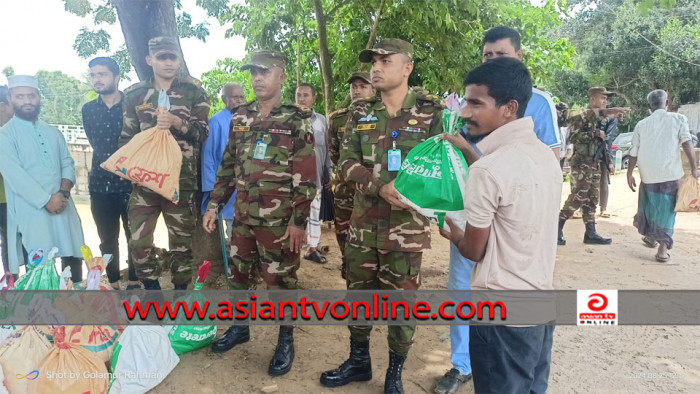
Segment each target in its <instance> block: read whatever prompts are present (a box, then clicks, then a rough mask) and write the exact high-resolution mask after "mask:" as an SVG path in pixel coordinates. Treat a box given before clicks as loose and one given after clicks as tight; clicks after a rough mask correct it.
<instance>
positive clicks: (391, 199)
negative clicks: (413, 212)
mask: <svg viewBox="0 0 700 394" xmlns="http://www.w3.org/2000/svg"><path fill="white" fill-rule="evenodd" d="M379 197H381V198H383V199H385V200H386V202H388V203H389V204H391V205H393V206H395V207H397V208H401V209H411V207H410V206H409V205H406V204H404V203H402V202H401V200H400V199H399V192H398V191H397V190H396V188H395V187H394V181H391V182H390V183H387V184H386V185H384V186H382V187H381V189H379Z"/></svg>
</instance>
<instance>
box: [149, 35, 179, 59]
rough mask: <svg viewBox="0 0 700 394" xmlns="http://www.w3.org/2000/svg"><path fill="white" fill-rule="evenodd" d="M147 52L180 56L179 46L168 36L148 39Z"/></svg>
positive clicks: (156, 54) (154, 54) (153, 54)
mask: <svg viewBox="0 0 700 394" xmlns="http://www.w3.org/2000/svg"><path fill="white" fill-rule="evenodd" d="M148 52H149V53H150V54H151V56H158V55H160V54H161V53H172V54H173V55H177V56H180V46H179V45H177V41H175V40H174V39H172V38H170V37H154V38H151V39H150V40H148Z"/></svg>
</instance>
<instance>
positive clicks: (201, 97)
mask: <svg viewBox="0 0 700 394" xmlns="http://www.w3.org/2000/svg"><path fill="white" fill-rule="evenodd" d="M195 92H196V95H197V98H196V99H195V100H194V103H195V104H194V105H193V106H192V109H191V110H190V117H189V119H182V127H181V128H180V130H175V128H173V131H174V134H179V135H180V136H182V137H183V138H184V139H185V140H188V141H204V140H205V139H206V138H207V136H208V135H209V97H207V93H206V92H205V91H204V89H202V88H201V87H198V88H197V90H196V91H195Z"/></svg>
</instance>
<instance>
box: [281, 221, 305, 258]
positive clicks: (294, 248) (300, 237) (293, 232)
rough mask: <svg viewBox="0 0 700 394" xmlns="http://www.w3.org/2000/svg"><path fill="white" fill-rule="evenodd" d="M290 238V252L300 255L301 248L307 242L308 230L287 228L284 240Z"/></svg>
mask: <svg viewBox="0 0 700 394" xmlns="http://www.w3.org/2000/svg"><path fill="white" fill-rule="evenodd" d="M287 238H289V250H290V251H291V252H292V253H299V252H300V251H301V247H302V246H304V242H306V230H304V229H303V228H299V227H294V226H287V231H286V232H285V233H284V236H283V237H282V240H285V239H287Z"/></svg>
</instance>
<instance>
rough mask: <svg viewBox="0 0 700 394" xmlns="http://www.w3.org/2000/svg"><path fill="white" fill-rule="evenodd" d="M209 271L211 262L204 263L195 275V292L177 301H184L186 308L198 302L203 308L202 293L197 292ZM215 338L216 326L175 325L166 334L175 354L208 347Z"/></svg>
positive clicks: (204, 299)
mask: <svg viewBox="0 0 700 394" xmlns="http://www.w3.org/2000/svg"><path fill="white" fill-rule="evenodd" d="M210 269H211V262H209V261H205V262H204V263H203V264H202V265H201V266H200V267H199V272H198V274H197V282H196V283H195V285H194V289H195V290H197V291H195V292H192V293H190V294H189V295H188V296H186V297H180V298H178V299H177V300H178V301H184V302H186V303H187V306H188V308H192V307H193V303H194V302H198V303H199V305H200V306H202V307H203V306H204V303H205V302H206V298H204V296H203V295H202V293H200V292H198V290H201V289H202V287H203V286H204V280H205V279H206V278H207V276H208V275H209V270H210ZM215 336H216V325H213V324H212V325H202V326H192V325H182V326H180V325H175V326H171V327H170V330H169V332H168V338H170V344H171V345H172V347H173V349H174V350H175V353H177V354H183V353H187V352H191V351H193V350H197V349H199V348H202V347H205V346H208V345H209V344H210V343H212V341H213V340H214V337H215Z"/></svg>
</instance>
